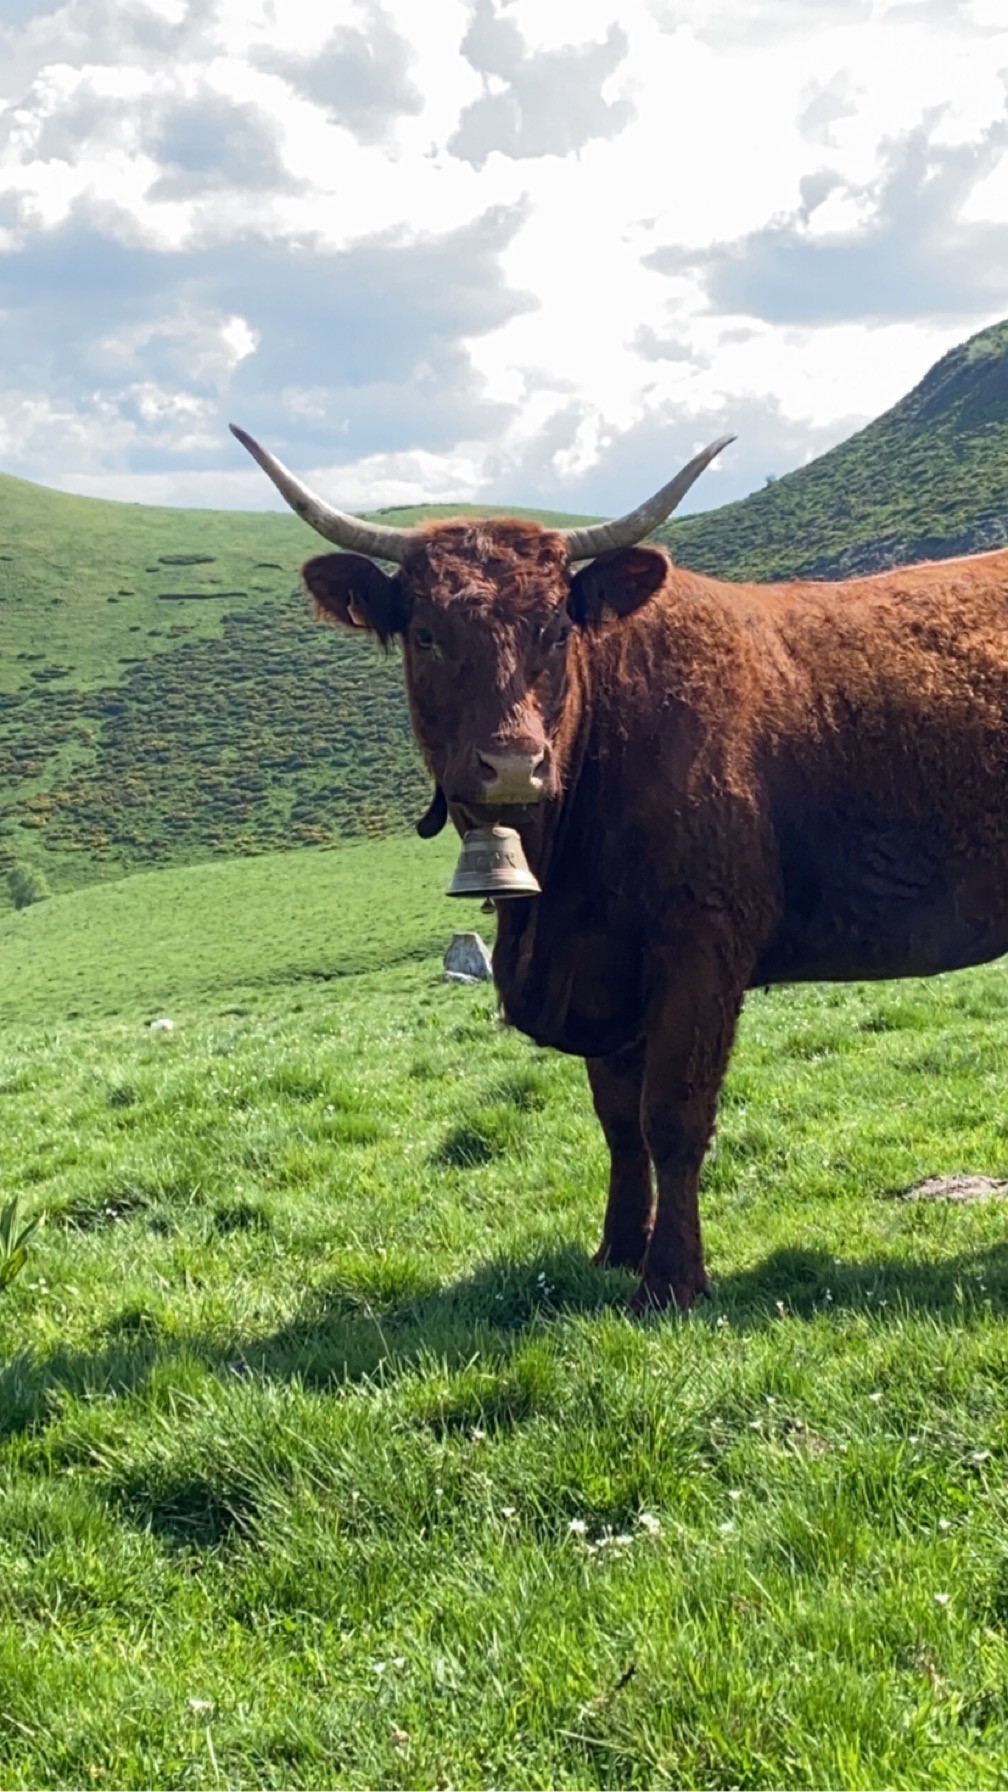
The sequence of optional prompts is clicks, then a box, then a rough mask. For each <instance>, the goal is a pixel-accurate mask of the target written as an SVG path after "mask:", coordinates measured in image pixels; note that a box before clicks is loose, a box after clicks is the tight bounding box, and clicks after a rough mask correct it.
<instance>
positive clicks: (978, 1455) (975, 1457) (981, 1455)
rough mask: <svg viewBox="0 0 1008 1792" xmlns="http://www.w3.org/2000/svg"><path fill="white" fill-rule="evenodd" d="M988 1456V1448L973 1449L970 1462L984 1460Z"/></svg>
mask: <svg viewBox="0 0 1008 1792" xmlns="http://www.w3.org/2000/svg"><path fill="white" fill-rule="evenodd" d="M989 1456H990V1451H989V1450H974V1451H973V1454H972V1456H971V1457H970V1461H971V1462H986V1461H987V1459H988V1457H989Z"/></svg>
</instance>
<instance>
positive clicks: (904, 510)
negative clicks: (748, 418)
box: [658, 320, 1008, 579]
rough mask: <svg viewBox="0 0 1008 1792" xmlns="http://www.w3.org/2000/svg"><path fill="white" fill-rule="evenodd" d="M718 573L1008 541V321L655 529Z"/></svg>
mask: <svg viewBox="0 0 1008 1792" xmlns="http://www.w3.org/2000/svg"><path fill="white" fill-rule="evenodd" d="M658 536H659V538H660V539H662V540H665V541H666V542H667V543H668V545H669V547H670V548H671V550H672V552H673V553H674V554H675V556H676V558H677V559H678V560H679V561H681V562H682V563H683V564H685V565H688V566H695V567H696V568H697V569H698V570H700V571H704V572H711V573H716V574H719V575H720V576H721V577H724V578H755V579H777V578H793V577H796V576H799V575H803V576H805V577H809V578H844V577H847V576H849V575H851V574H854V573H858V572H875V571H879V570H881V569H882V568H883V567H887V566H899V565H901V564H904V563H905V562H906V561H909V560H931V559H935V560H940V559H946V558H948V557H950V556H952V555H954V554H969V553H977V552H980V551H981V550H982V549H984V548H992V547H999V546H1000V545H1001V544H1002V543H1003V542H1005V541H1008V320H1006V321H1004V322H1003V323H999V324H993V325H991V327H990V328H989V329H986V330H981V331H980V333H979V335H977V336H973V337H971V338H970V340H969V341H968V342H964V343H961V344H960V345H959V347H958V348H954V349H951V350H950V351H949V353H948V354H947V355H943V357H942V359H941V360H940V361H938V362H937V363H936V364H935V366H934V367H932V368H931V371H930V372H929V373H927V374H926V375H925V377H924V378H923V379H922V380H921V382H920V385H919V386H915V387H914V389H913V391H912V392H909V393H907V396H906V397H905V398H901V399H900V401H899V403H898V404H896V405H894V406H893V408H892V410H890V411H886V412H885V414H884V415H883V416H881V417H877V418H876V419H875V421H874V423H869V424H868V426H867V428H866V429H862V430H859V431H858V433H857V435H854V436H851V437H850V438H849V440H847V441H846V442H841V443H840V445H839V447H837V448H833V449H831V450H830V452H829V453H828V454H823V455H820V457H819V459H818V460H814V461H811V462H810V463H809V465H808V466H806V467H801V468H799V469H798V471H797V472H794V473H789V474H787V476H786V477H785V478H783V479H776V480H773V481H771V482H770V483H769V484H768V485H767V486H766V487H765V488H764V489H763V490H762V491H760V492H754V493H753V494H752V495H751V496H750V497H748V498H745V499H743V500H742V502H741V503H738V504H726V505H724V506H722V508H721V509H720V510H712V511H708V512H706V514H704V515H703V516H697V517H688V518H686V519H684V520H683V521H682V522H678V523H673V524H671V525H669V526H668V527H666V528H664V529H660V530H659V531H658Z"/></svg>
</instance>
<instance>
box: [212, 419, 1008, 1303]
mask: <svg viewBox="0 0 1008 1792" xmlns="http://www.w3.org/2000/svg"><path fill="white" fill-rule="evenodd" d="M238 433H239V432H237V431H236V434H238ZM241 440H242V441H243V442H244V443H245V445H246V446H247V447H248V448H249V449H250V451H251V452H252V453H253V454H255V456H256V458H257V459H258V460H259V461H260V464H261V465H263V466H264V467H265V469H266V471H267V472H268V473H269V474H270V477H271V478H273V479H274V481H275V483H276V484H277V485H278V487H279V489H280V490H281V491H282V492H283V493H284V496H285V497H286V498H287V500H288V502H290V503H291V504H292V505H293V507H294V508H295V509H296V510H298V512H299V514H301V515H302V516H304V517H305V518H306V520H308V521H309V522H311V523H312V524H313V526H314V527H316V528H317V529H318V530H319V531H320V533H323V534H325V535H326V536H327V537H328V538H329V539H330V540H333V539H335V540H338V541H340V542H341V543H343V544H344V545H345V546H348V547H356V548H360V549H363V550H364V553H363V554H359V553H341V554H329V555H325V556H322V557H320V558H318V559H315V560H311V561H309V562H308V564H307V566H306V567H305V569H304V576H305V580H306V583H307V585H308V588H309V590H310V591H311V593H312V595H313V596H314V598H315V600H316V603H317V605H318V607H319V609H320V611H321V612H322V613H323V614H324V615H325V616H327V617H328V618H330V619H333V620H335V621H337V622H339V623H343V624H344V625H347V626H350V627H353V628H356V629H360V630H365V631H370V632H371V634H373V635H375V636H377V637H378V638H379V640H381V641H383V642H388V641H390V640H392V639H393V638H397V639H399V640H400V641H401V643H402V647H403V655H404V660H405V667H406V683H407V688H408V691H409V700H410V708H411V711H412V716H413V726H414V728H415V730H416V736H417V739H418V741H419V743H420V748H421V751H422V753H423V756H424V758H425V760H426V762H427V765H428V767H429V769H430V771H431V773H432V775H433V777H434V779H435V781H436V785H437V790H438V792H439V793H441V792H443V793H444V797H445V798H447V810H448V813H449V814H450V815H451V819H452V821H453V822H454V823H455V826H456V827H457V828H458V829H459V831H460V832H462V831H464V830H465V829H466V828H468V827H470V826H472V825H474V824H475V823H476V822H481V821H486V820H488V819H494V818H499V819H506V820H509V821H510V822H511V824H512V825H515V826H517V827H518V828H519V830H520V832H521V836H522V840H523V842H524V845H525V850H526V854H527V857H528V860H529V863H530V865H531V867H532V869H533V871H534V872H535V873H536V875H537V876H538V878H539V880H540V883H541V884H542V890H543V893H542V895H541V896H538V897H525V898H521V899H517V900H514V901H511V902H508V903H501V904H500V905H499V906H498V931H497V944H496V947H495V950H494V956H493V966H494V977H495V979H496V983H497V988H498V990H499V993H500V999H501V1002H502V1005H503V1009H504V1012H505V1014H506V1016H507V1018H508V1019H509V1020H510V1021H511V1022H513V1024H514V1025H515V1026H517V1027H519V1028H521V1030H522V1031H523V1032H525V1033H527V1034H528V1035H529V1036H530V1037H531V1038H532V1039H534V1040H536V1041H537V1042H538V1043H539V1044H541V1045H550V1046H555V1047H556V1048H557V1049H558V1050H560V1051H566V1052H574V1053H577V1054H578V1055H580V1056H583V1057H584V1058H585V1059H586V1060H587V1067H588V1077H589V1081H590V1084H591V1089H592V1095H593V1097H594V1101H595V1108H596V1112H597V1113H598V1117H599V1120H600V1121H601V1123H602V1128H603V1131H604V1133H605V1136H606V1140H607V1142H608V1145H609V1150H610V1154H611V1171H610V1180H609V1202H608V1206H607V1208H606V1215H605V1224H604V1227H603V1232H602V1242H601V1244H600V1246H599V1249H598V1252H597V1255H596V1259H595V1260H596V1262H598V1263H608V1264H618V1265H621V1266H623V1267H625V1268H628V1269H639V1270H640V1271H641V1272H642V1281H641V1284H640V1287H639V1288H638V1290H637V1294H636V1296H635V1302H634V1304H635V1306H636V1307H637V1309H638V1310H639V1309H642V1308H645V1307H648V1306H657V1307H664V1306H666V1305H668V1304H670V1303H672V1302H675V1303H676V1304H677V1305H678V1306H680V1307H684V1308H685V1307H689V1306H690V1305H691V1303H692V1302H693V1301H694V1299H695V1298H696V1296H697V1295H698V1294H700V1293H702V1292H705V1291H706V1289H707V1277H706V1273H705V1269H704V1260H703V1251H702V1246H701V1240H700V1219H699V1211H698V1204H697V1186H698V1181H699V1176H700V1166H701V1163H702V1160H703V1156H704V1152H705V1151H706V1148H707V1144H708V1141H709V1139H710V1135H711V1131H712V1128H713V1125H714V1117H715V1107H716V1102H717V1096H718V1091H719V1089H720V1086H721V1082H722V1079H723V1077H724V1074H725V1068H726V1065H727V1062H728V1056H729V1053H730V1051H731V1046H732V1039H733V1036H734V1033H735V1026H736V1022H737V1020H738V1015H739V1011H740V1009H741V1006H742V1001H743V997H744V994H745V991H746V990H747V989H749V988H752V987H753V986H754V985H764V984H771V983H783V982H796V981H812V980H814V981H818V980H821V979H822V980H831V981H847V980H851V979H861V978H876V977H910V976H924V975H930V974H931V973H933V972H936V971H946V970H952V969H954V968H956V967H958V966H962V965H971V964H979V963H981V962H983V961H984V960H986V959H991V958H995V957H997V956H998V955H999V954H1000V953H1003V952H1005V951H1006V950H1008V807H1006V803H1005V795H1006V792H1008V551H1004V552H1000V551H999V552H996V553H991V554H980V555H977V556H975V557H973V558H971V559H960V560H950V561H946V562H943V563H941V564H929V565H920V566H913V567H907V568H904V569H901V570H899V571H894V572H887V573H881V574H879V575H877V576H875V577H873V578H859V579H851V580H848V581H845V582H844V583H843V584H825V583H822V584H820V583H815V584H810V583H804V584H802V583H793V584H779V585H735V584H723V583H720V582H718V581H717V580H714V579H708V578H703V577H700V576H699V575H698V574H696V573H692V572H684V571H681V570H680V569H678V568H677V567H674V566H672V565H671V564H670V563H669V560H668V558H667V557H666V555H665V554H664V553H663V552H661V551H659V550H658V549H657V548H654V547H643V546H638V545H636V543H637V542H638V541H639V540H640V537H641V536H642V535H643V534H644V533H646V532H647V531H648V530H650V529H651V528H653V527H654V526H655V523H656V521H657V520H660V515H664V514H667V511H668V509H670V508H671V507H672V504H674V503H675V502H676V501H678V497H679V496H681V495H682V492H683V491H684V490H685V489H686V487H687V485H688V484H689V483H691V481H692V479H693V478H695V477H696V475H697V473H698V472H699V471H700V470H701V469H702V467H703V466H705V465H706V464H707V462H708V460H709V459H710V458H711V456H712V455H713V454H714V453H716V452H717V450H718V449H719V448H720V447H722V446H723V445H724V444H723V443H716V444H715V445H714V447H713V448H711V449H709V450H707V451H706V452H705V454H702V455H698V456H697V457H696V460H695V461H693V462H691V463H690V465H689V467H687V468H686V469H684V472H683V473H682V474H681V475H680V476H679V478H678V480H675V481H673V482H672V483H671V485H670V486H668V487H666V488H664V490H663V492H662V493H659V494H658V498H657V500H655V501H653V502H652V504H651V505H650V506H649V505H644V506H642V507H641V509H640V510H639V511H637V512H634V513H633V514H632V516H631V517H629V518H625V519H621V522H620V523H618V524H611V525H599V526H598V528H596V529H594V530H582V531H568V532H566V533H564V532H558V531H555V530H548V529H542V528H539V527H538V526H536V525H535V524H532V523H527V522H517V521H503V522H473V521H468V520H463V521H454V522H440V523H434V524H431V525H430V526H427V527H423V528H420V529H417V530H412V531H406V532H395V531H390V530H376V529H372V527H371V525H368V524H362V523H360V522H359V521H358V520H357V519H352V518H348V517H345V516H343V515H342V513H340V512H334V511H332V510H330V509H329V508H328V507H327V506H325V505H323V504H322V503H321V502H320V500H318V499H316V498H314V497H313V496H312V495H311V494H310V493H308V492H307V491H306V490H305V488H304V487H303V486H300V485H299V484H298V483H297V482H296V481H295V480H293V478H292V476H291V475H290V474H288V473H287V471H286V469H284V468H282V467H281V466H280V464H279V462H276V461H274V460H273V458H272V456H270V455H267V454H266V453H265V452H264V451H263V450H261V449H259V448H258V446H257V445H256V444H254V443H253V442H251V440H250V439H249V438H247V437H245V436H244V435H242V436H241ZM670 493H671V494H672V497H671V502H669V501H668V500H669V494H670ZM372 554H373V555H376V556H381V557H384V558H387V559H394V560H397V561H398V562H399V571H398V572H396V573H395V574H394V576H391V577H390V576H387V575H386V574H385V573H384V572H382V571H380V570H379V568H378V567H377V566H376V565H375V564H374V561H373V560H372V559H371V558H368V557H364V556H365V555H372ZM589 555H595V556H596V557H595V558H594V559H593V560H592V562H591V564H590V565H588V566H586V567H585V568H584V569H583V570H581V571H577V572H572V563H574V562H576V561H578V560H582V559H585V558H587V557H588V556H589ZM444 807H445V805H444V803H443V801H442V800H441V799H440V797H439V796H437V797H436V798H435V802H434V804H433V805H432V808H431V810H430V811H429V813H428V816H427V817H425V820H424V823H423V824H422V826H423V828H424V831H426V832H434V831H436V829H437V827H438V826H439V825H440V823H441V822H442V821H443V819H444ZM652 1166H653V1169H654V1177H655V1180H656V1182H657V1201H655V1198H654V1194H653V1190H652Z"/></svg>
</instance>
